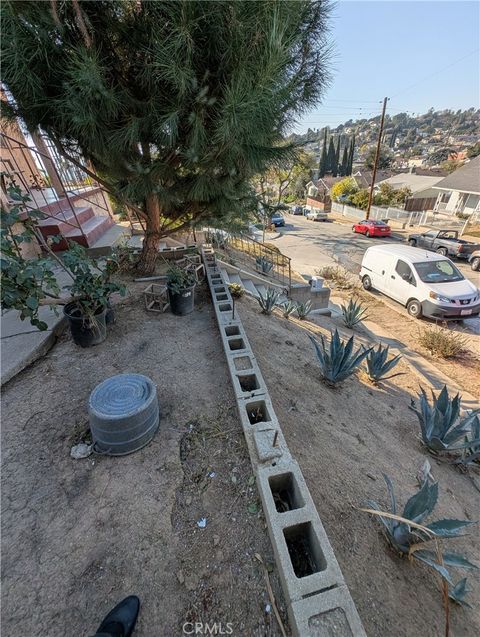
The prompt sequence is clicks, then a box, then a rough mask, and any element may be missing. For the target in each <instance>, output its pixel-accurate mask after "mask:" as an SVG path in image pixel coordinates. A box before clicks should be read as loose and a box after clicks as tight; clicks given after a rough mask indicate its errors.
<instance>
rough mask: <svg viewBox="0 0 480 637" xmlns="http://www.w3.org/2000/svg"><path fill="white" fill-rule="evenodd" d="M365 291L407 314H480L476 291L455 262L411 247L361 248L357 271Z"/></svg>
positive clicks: (454, 316) (442, 316)
mask: <svg viewBox="0 0 480 637" xmlns="http://www.w3.org/2000/svg"><path fill="white" fill-rule="evenodd" d="M360 279H361V281H362V285H363V287H364V289H365V290H372V289H374V290H378V291H379V292H382V293H383V294H385V295H386V296H388V297H390V298H391V299H394V300H395V301H398V302H399V303H401V304H402V305H404V306H405V307H406V308H407V311H408V313H409V314H410V316H413V317H415V318H420V317H421V316H428V317H431V318H437V319H444V320H450V319H464V318H471V317H473V316H478V315H479V313H480V291H479V290H478V288H477V287H476V286H475V285H474V284H473V283H472V282H471V281H469V280H468V279H466V278H465V277H464V276H463V274H462V273H461V272H460V270H459V269H458V268H457V267H456V266H455V264H454V263H453V262H452V261H451V260H450V259H448V258H447V257H444V256H443V255H439V254H429V253H428V252H425V250H421V249H419V248H413V247H411V246H399V245H385V244H382V245H378V246H372V247H370V248H368V249H367V250H366V251H365V254H364V255H363V260H362V267H361V270H360Z"/></svg>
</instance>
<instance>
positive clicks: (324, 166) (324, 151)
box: [319, 127, 327, 177]
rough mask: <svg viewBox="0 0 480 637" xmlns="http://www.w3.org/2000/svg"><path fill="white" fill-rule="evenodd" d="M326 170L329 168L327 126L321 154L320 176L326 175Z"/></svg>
mask: <svg viewBox="0 0 480 637" xmlns="http://www.w3.org/2000/svg"><path fill="white" fill-rule="evenodd" d="M326 170H327V128H326V127H325V133H324V135H323V147H322V154H321V156H320V165H319V176H320V177H325V173H326Z"/></svg>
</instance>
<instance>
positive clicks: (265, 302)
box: [258, 288, 279, 315]
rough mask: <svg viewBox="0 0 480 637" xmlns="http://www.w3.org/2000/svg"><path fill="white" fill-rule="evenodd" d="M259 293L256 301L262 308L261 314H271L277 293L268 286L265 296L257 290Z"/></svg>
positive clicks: (276, 299) (275, 303)
mask: <svg viewBox="0 0 480 637" xmlns="http://www.w3.org/2000/svg"><path fill="white" fill-rule="evenodd" d="M259 294H260V296H259V297H258V302H259V304H260V307H261V308H262V314H267V315H269V314H271V313H272V312H273V308H274V307H275V306H276V305H277V301H278V297H279V293H278V292H275V290H272V288H268V289H267V291H266V293H265V296H263V294H262V293H261V292H259Z"/></svg>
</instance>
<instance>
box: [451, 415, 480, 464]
mask: <svg viewBox="0 0 480 637" xmlns="http://www.w3.org/2000/svg"><path fill="white" fill-rule="evenodd" d="M464 442H465V443H468V447H466V448H465V449H462V455H461V456H460V457H459V458H458V459H457V460H456V461H455V464H460V465H463V466H464V467H468V466H469V465H473V464H474V463H478V462H480V418H479V417H478V415H477V416H475V418H474V419H473V421H472V424H471V428H470V435H468V436H465V438H464Z"/></svg>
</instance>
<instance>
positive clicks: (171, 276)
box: [167, 265, 197, 294]
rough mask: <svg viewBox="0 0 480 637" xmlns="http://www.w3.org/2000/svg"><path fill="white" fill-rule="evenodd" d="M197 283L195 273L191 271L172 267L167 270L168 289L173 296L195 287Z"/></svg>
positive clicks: (176, 266) (175, 266)
mask: <svg viewBox="0 0 480 637" xmlns="http://www.w3.org/2000/svg"><path fill="white" fill-rule="evenodd" d="M196 282H197V279H196V277H195V273H194V272H193V271H192V270H190V269H184V268H181V267H180V266H178V265H171V266H170V267H169V269H168V270H167V287H168V288H169V289H170V290H171V291H172V292H173V294H181V293H182V292H183V291H184V290H186V289H188V288H191V287H192V286H193V285H195V284H196Z"/></svg>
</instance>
